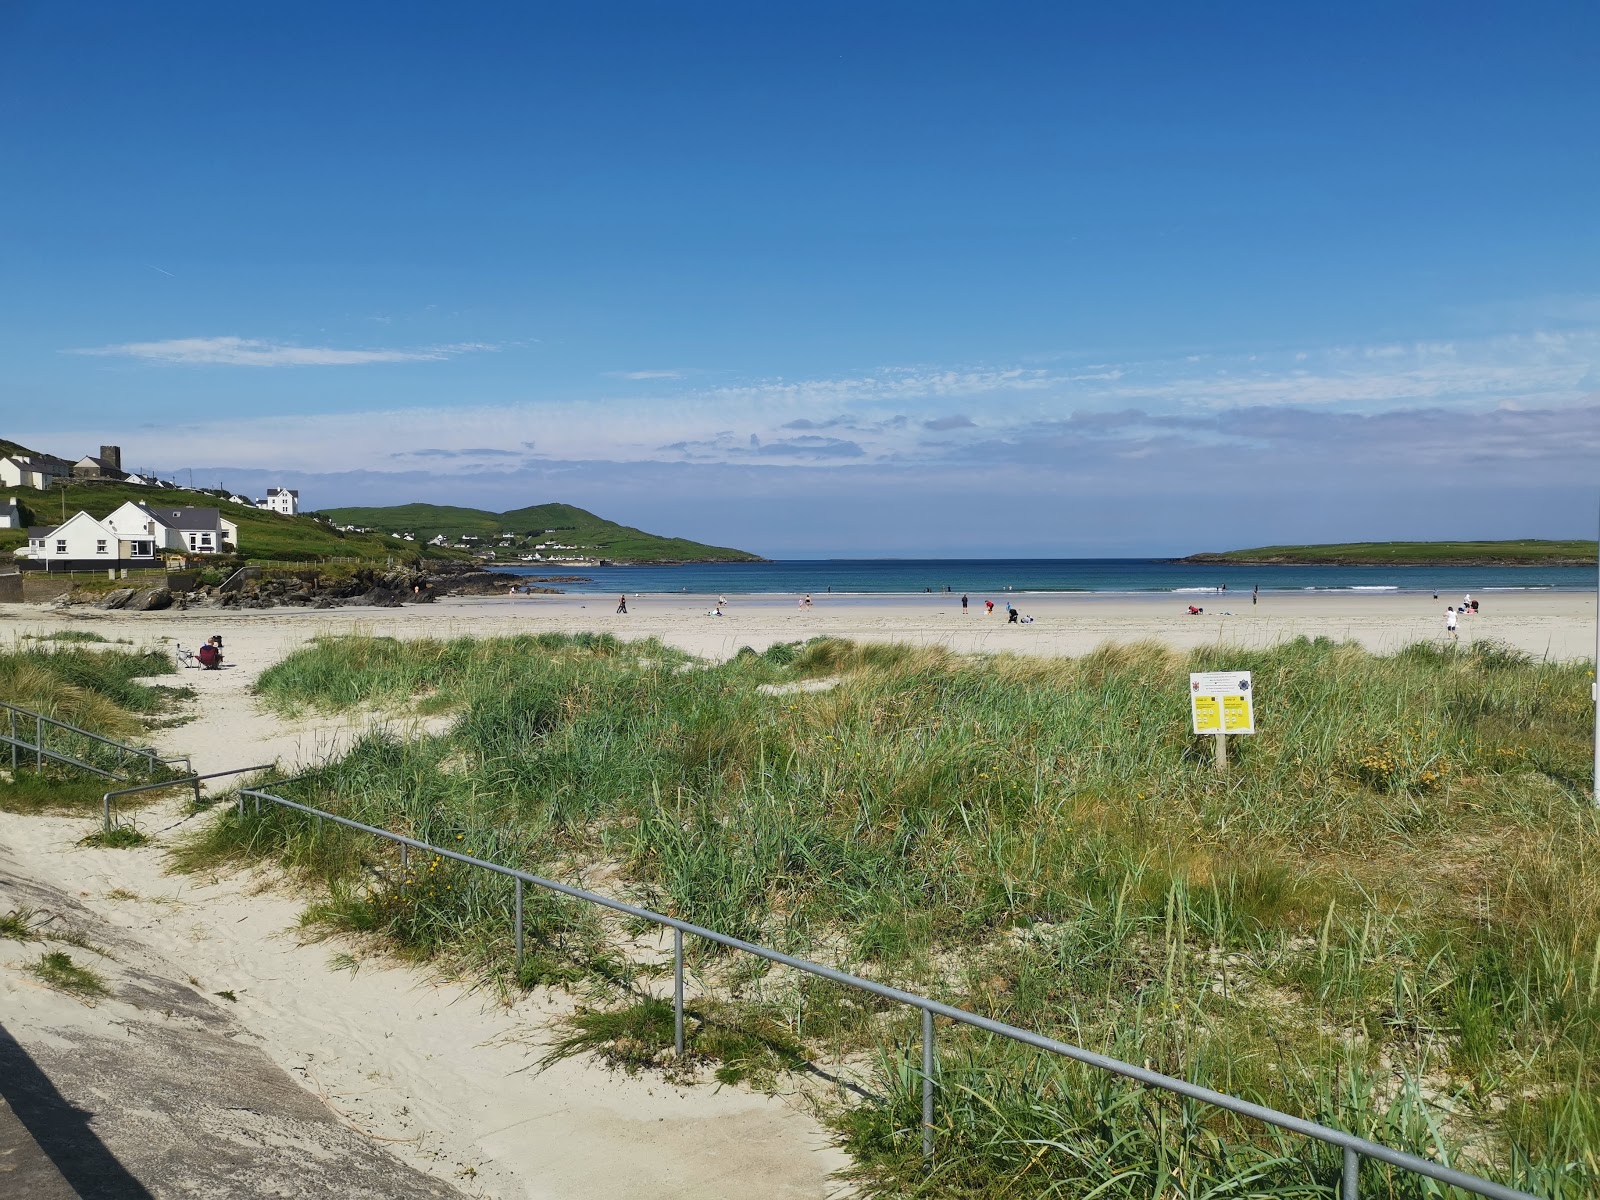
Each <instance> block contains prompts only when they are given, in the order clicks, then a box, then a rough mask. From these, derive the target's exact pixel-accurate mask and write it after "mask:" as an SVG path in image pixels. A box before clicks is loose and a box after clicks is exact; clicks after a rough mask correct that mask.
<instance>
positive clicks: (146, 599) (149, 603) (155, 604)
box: [126, 588, 172, 612]
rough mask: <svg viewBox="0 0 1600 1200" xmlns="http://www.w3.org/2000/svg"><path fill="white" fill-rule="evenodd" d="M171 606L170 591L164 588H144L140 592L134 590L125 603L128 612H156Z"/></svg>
mask: <svg viewBox="0 0 1600 1200" xmlns="http://www.w3.org/2000/svg"><path fill="white" fill-rule="evenodd" d="M171 607H172V593H171V592H169V591H168V590H167V589H166V588H146V589H144V591H142V592H135V593H134V594H133V596H132V598H131V599H129V601H128V603H127V605H126V608H127V609H128V611H129V612H156V611H158V610H159V609H163V608H171Z"/></svg>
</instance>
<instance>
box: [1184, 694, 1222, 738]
mask: <svg viewBox="0 0 1600 1200" xmlns="http://www.w3.org/2000/svg"><path fill="white" fill-rule="evenodd" d="M1189 706H1190V708H1191V710H1192V711H1193V713H1194V731H1195V732H1196V733H1221V732H1223V729H1222V703H1221V701H1220V700H1219V698H1218V697H1216V696H1200V695H1190V697H1189Z"/></svg>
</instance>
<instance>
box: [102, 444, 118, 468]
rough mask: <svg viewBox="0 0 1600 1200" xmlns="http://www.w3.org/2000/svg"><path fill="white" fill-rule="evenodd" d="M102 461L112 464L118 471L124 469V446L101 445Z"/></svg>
mask: <svg viewBox="0 0 1600 1200" xmlns="http://www.w3.org/2000/svg"><path fill="white" fill-rule="evenodd" d="M100 461H101V462H103V463H105V464H107V465H108V466H111V467H113V468H115V469H116V470H118V471H120V470H122V447H121V446H101V447H100Z"/></svg>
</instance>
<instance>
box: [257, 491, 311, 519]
mask: <svg viewBox="0 0 1600 1200" xmlns="http://www.w3.org/2000/svg"><path fill="white" fill-rule="evenodd" d="M256 507H257V508H264V509H266V510H267V511H268V512H275V513H280V514H282V515H283V516H285V517H292V516H294V515H295V514H296V513H297V512H299V511H300V493H299V492H297V491H295V490H294V489H293V488H268V489H267V498H266V499H265V500H257V501H256Z"/></svg>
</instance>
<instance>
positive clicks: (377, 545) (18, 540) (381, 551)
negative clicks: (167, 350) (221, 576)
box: [0, 481, 465, 562]
mask: <svg viewBox="0 0 1600 1200" xmlns="http://www.w3.org/2000/svg"><path fill="white" fill-rule="evenodd" d="M7 496H15V497H16V498H17V500H18V501H19V502H20V503H21V505H22V507H23V508H24V510H25V516H26V517H27V521H28V524H30V525H57V524H59V523H60V522H61V519H62V516H61V514H62V513H63V511H64V512H65V513H66V515H67V516H69V517H70V516H72V515H73V514H74V513H76V512H78V511H80V510H82V511H84V512H87V513H88V514H89V515H90V516H91V517H105V516H108V515H110V514H111V513H112V512H113V511H114V510H116V509H117V508H119V507H121V506H122V504H123V503H124V502H125V501H128V500H133V501H136V502H138V503H140V504H147V505H150V506H151V507H152V508H169V507H170V508H182V507H194V508H215V509H218V510H219V511H220V512H221V513H222V515H223V516H224V517H225V518H227V519H228V520H230V521H232V522H234V524H236V525H237V526H238V527H239V554H240V556H241V557H243V558H245V559H248V560H251V561H258V562H317V561H319V560H323V559H333V558H359V559H364V560H368V561H372V562H383V561H385V560H386V559H388V558H389V557H391V556H393V557H396V558H407V559H409V558H417V557H421V556H425V555H426V556H429V557H454V558H462V557H465V556H464V555H462V554H461V553H460V552H457V551H440V550H436V549H434V548H432V547H426V546H423V545H420V544H417V543H412V542H399V541H396V540H395V539H394V538H391V537H385V536H380V535H378V534H350V533H340V532H339V531H338V530H335V529H330V528H328V527H327V526H326V525H324V524H322V523H321V522H319V521H316V520H314V519H313V518H311V517H310V516H305V515H302V516H298V517H285V516H280V515H279V514H277V513H271V512H266V511H263V510H262V509H259V508H252V507H248V506H246V505H242V504H233V503H231V502H229V501H227V500H224V499H221V498H220V497H217V496H212V495H208V494H207V493H205V492H197V491H189V490H187V489H177V490H172V491H168V490H157V489H153V488H148V487H139V486H137V485H134V484H127V483H101V482H92V481H78V482H74V483H70V484H67V485H66V486H65V487H56V488H53V489H52V490H50V491H48V492H41V491H36V490H35V489H33V488H9V489H8V488H0V500H4V498H5V497H7ZM27 541H28V535H27V531H26V530H25V529H21V530H14V529H5V530H0V556H10V554H11V552H12V551H13V550H15V549H17V548H18V547H20V546H25V545H27Z"/></svg>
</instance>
